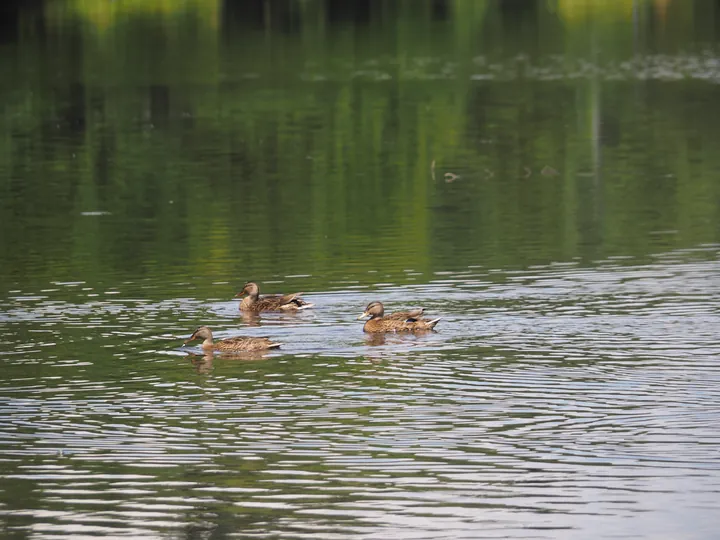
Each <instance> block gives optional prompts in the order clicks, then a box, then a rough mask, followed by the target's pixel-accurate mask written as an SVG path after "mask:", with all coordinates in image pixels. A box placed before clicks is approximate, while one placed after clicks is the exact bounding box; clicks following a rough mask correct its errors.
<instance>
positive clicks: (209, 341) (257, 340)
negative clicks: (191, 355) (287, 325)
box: [183, 326, 280, 351]
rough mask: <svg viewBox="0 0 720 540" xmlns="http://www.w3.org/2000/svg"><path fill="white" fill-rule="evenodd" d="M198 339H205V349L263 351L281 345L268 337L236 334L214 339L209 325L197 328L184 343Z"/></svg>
mask: <svg viewBox="0 0 720 540" xmlns="http://www.w3.org/2000/svg"><path fill="white" fill-rule="evenodd" d="M196 339H202V340H204V341H203V342H202V348H203V350H205V351H263V350H265V349H277V348H278V347H279V346H280V344H279V343H273V342H272V341H270V339H269V338H266V337H246V336H235V337H231V338H227V339H221V340H219V341H213V335H212V331H211V330H210V329H209V328H208V327H207V326H201V327H200V328H198V329H197V330H195V331H194V332H193V334H192V336H190V338H188V339H186V340H185V343H183V345H187V344H188V343H190V342H191V341H194V340H196Z"/></svg>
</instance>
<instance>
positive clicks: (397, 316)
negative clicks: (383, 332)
mask: <svg viewBox="0 0 720 540" xmlns="http://www.w3.org/2000/svg"><path fill="white" fill-rule="evenodd" d="M424 311H425V308H417V309H411V310H410V311H396V312H395V313H390V314H389V315H385V317H384V318H385V319H390V320H400V321H407V320H408V319H414V320H417V319H418V318H419V317H420V316H421V315H422V314H423V312H424Z"/></svg>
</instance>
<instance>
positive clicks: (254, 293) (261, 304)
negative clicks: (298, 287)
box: [235, 281, 315, 313]
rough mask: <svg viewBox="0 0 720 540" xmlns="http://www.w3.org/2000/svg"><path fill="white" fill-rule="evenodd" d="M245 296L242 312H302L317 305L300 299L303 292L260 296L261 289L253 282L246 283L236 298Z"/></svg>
mask: <svg viewBox="0 0 720 540" xmlns="http://www.w3.org/2000/svg"><path fill="white" fill-rule="evenodd" d="M244 294H247V296H246V297H245V298H243V299H242V301H241V302H240V310H241V311H252V312H255V313H259V312H260V311H300V310H303V309H308V308H311V307H313V306H314V305H315V304H311V303H310V302H306V301H305V300H303V299H302V298H300V296H301V295H302V294H303V293H301V292H300V293H294V294H286V295H275V296H271V295H266V296H260V287H258V286H257V283H253V282H252V281H250V282H248V283H246V284H245V286H244V287H243V290H242V291H240V292H239V293H237V294H236V295H235V298H240V297H242V296H243V295H244Z"/></svg>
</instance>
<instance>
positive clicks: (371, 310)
mask: <svg viewBox="0 0 720 540" xmlns="http://www.w3.org/2000/svg"><path fill="white" fill-rule="evenodd" d="M418 312H419V314H422V312H423V310H422V309H418V310H413V311H405V312H402V311H401V312H397V313H392V314H390V315H388V316H387V317H385V316H384V315H385V308H384V307H383V305H382V303H381V302H370V303H369V304H368V306H367V307H366V308H365V311H364V312H363V314H362V315H360V316H359V317H358V319H364V318H365V317H370V320H369V321H367V322H366V323H365V325H364V326H363V330H364V331H365V332H372V333H375V332H422V331H428V330H432V329H433V328H434V327H435V325H436V324H437V323H438V321H439V320H440V317H438V318H437V319H432V320H427V319H422V318H420V317H419V316H418V315H419V314H418ZM408 315H410V316H408Z"/></svg>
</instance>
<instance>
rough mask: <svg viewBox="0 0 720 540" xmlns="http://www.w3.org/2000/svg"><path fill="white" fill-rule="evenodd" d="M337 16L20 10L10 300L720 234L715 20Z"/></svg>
mask: <svg viewBox="0 0 720 540" xmlns="http://www.w3.org/2000/svg"><path fill="white" fill-rule="evenodd" d="M356 4H357V5H365V4H364V3H352V2H351V3H346V4H345V7H344V8H341V9H339V10H338V8H337V7H335V8H333V5H334V6H337V4H333V3H331V2H323V1H320V0H306V1H290V0H288V1H285V2H274V3H269V2H257V3H253V2H248V3H243V2H229V1H228V2H225V3H223V2H220V1H218V0H212V1H208V0H205V1H203V0H192V1H191V0H188V1H185V2H169V1H164V0H163V1H154V2H140V1H132V2H93V1H90V0H68V1H66V2H64V1H61V0H57V1H48V2H47V3H46V4H44V8H43V9H42V10H39V11H38V10H30V9H28V10H27V11H22V12H21V13H20V19H19V21H18V28H19V29H20V31H19V32H18V36H17V40H16V41H14V42H12V43H9V44H6V45H4V46H3V47H2V48H1V49H0V95H1V96H2V101H3V104H4V106H3V110H2V116H1V117H0V210H1V211H2V216H3V218H2V219H3V229H4V234H3V238H2V240H0V256H1V257H2V258H3V261H4V262H3V265H2V270H1V271H0V279H2V280H3V281H5V282H6V283H7V286H6V287H5V288H6V289H9V288H12V287H18V286H27V285H29V284H31V283H36V284H38V285H39V286H42V284H43V283H47V282H48V281H52V280H72V279H78V278H82V279H87V280H99V281H107V282H112V281H117V280H119V279H133V280H134V279H138V278H139V277H141V276H162V277H163V278H164V279H167V280H183V279H186V278H188V277H190V278H192V279H197V280H198V281H200V282H202V283H207V284H209V283H211V282H212V281H214V280H232V281H234V282H240V281H243V280H245V279H256V280H260V281H262V280H266V279H271V278H278V277H282V276H286V275H294V274H303V275H304V274H311V275H312V276H313V277H312V278H308V280H309V281H310V282H311V283H310V284H309V285H310V288H312V287H316V288H317V289H324V288H327V287H328V286H329V284H332V283H335V282H342V281H347V280H351V281H352V280H356V281H369V282H373V281H377V280H378V278H377V276H376V275H370V274H368V272H372V271H379V272H380V273H381V275H385V274H387V275H389V276H391V278H392V280H394V281H397V280H401V279H404V277H403V276H405V273H404V272H405V270H407V269H413V270H416V271H418V272H422V273H423V274H424V276H425V277H424V278H422V279H429V277H430V274H431V272H433V271H438V270H446V269H457V268H462V267H465V266H468V265H485V266H490V267H495V268H510V267H517V266H526V265H530V264H537V263H548V262H552V261H566V260H571V259H573V258H579V259H581V260H584V261H587V262H591V261H593V260H596V259H598V258H602V257H607V256H610V255H632V256H644V255H646V254H649V253H653V252H655V251H658V250H666V249H672V248H680V247H691V246H694V245H697V244H699V243H704V242H715V241H716V240H717V231H718V223H719V219H718V204H717V201H718V195H719V192H718V187H717V185H718V183H717V181H716V170H717V168H718V166H719V165H720V160H719V159H718V158H717V157H716V152H715V151H714V150H715V148H716V147H717V144H718V127H717V124H716V123H715V122H713V121H712V118H714V112H715V111H716V108H717V106H718V105H717V104H716V100H714V99H713V96H714V85H712V84H709V83H708V82H706V81H704V80H702V79H703V78H709V79H711V80H716V78H717V77H718V75H717V74H714V73H713V72H712V66H713V65H714V64H712V62H711V61H710V60H711V59H712V57H713V55H714V54H715V46H714V40H716V38H717V31H716V29H715V27H714V20H715V17H716V8H715V7H714V6H713V5H712V4H709V3H707V2H702V1H700V0H698V1H694V2H693V1H689V2H668V1H655V2H651V1H649V0H647V1H640V0H639V1H635V2H631V1H625V0H623V1H617V2H599V1H596V2H592V1H589V0H586V1H570V0H537V1H530V2H525V3H521V2H513V3H503V2H501V1H499V0H498V1H487V2H481V1H475V0H449V1H447V2H435V1H430V0H413V1H399V2H394V3H377V4H376V3H371V4H369V5H370V6H371V7H370V9H369V11H368V10H365V11H363V10H362V9H361V8H359V7H357V5H356ZM353 6H354V7H353ZM713 77H715V78H713ZM454 175H458V178H457V179H455V180H453V178H455V176H454ZM448 180H450V181H448ZM98 212H101V213H106V214H105V215H95V214H91V215H87V213H98ZM208 287H209V285H208Z"/></svg>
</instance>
